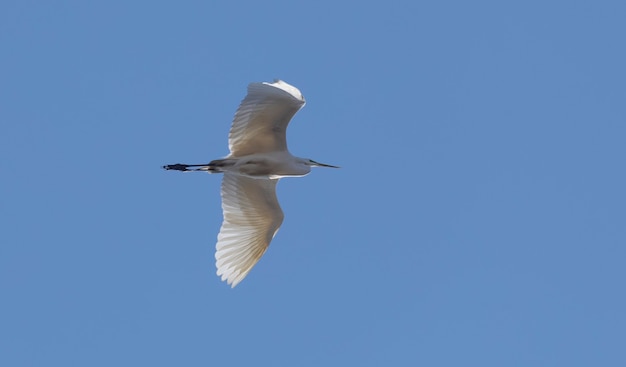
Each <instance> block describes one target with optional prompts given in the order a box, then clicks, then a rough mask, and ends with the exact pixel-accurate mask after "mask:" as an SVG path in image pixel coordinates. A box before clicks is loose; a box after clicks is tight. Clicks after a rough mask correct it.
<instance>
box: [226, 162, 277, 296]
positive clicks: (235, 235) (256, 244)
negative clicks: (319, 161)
mask: <svg viewBox="0 0 626 367" xmlns="http://www.w3.org/2000/svg"><path fill="white" fill-rule="evenodd" d="M277 182H278V180H269V179H254V178H249V177H245V176H239V175H236V174H232V173H224V179H223V181H222V210H223V211H224V222H222V228H221V229H220V233H219V235H218V236H217V245H216V249H217V251H216V253H215V260H216V265H217V275H218V276H221V277H222V280H226V281H227V283H228V284H230V285H231V286H232V287H235V286H236V285H237V284H238V283H239V282H241V281H242V280H243V279H244V278H245V277H246V275H248V273H249V272H250V270H251V269H252V267H254V265H255V264H256V263H257V262H258V261H259V259H260V258H261V256H263V254H264V253H265V251H266V250H267V247H268V246H269V244H270V241H271V240H272V238H273V237H274V235H275V234H276V232H277V231H278V228H280V225H281V224H282V222H283V211H282V210H281V208H280V205H279V204H278V199H277V198H276V183H277Z"/></svg>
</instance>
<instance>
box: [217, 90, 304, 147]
mask: <svg viewBox="0 0 626 367" xmlns="http://www.w3.org/2000/svg"><path fill="white" fill-rule="evenodd" d="M304 103H305V101H304V97H303V96H302V93H300V91H299V90H298V88H296V87H294V86H292V85H289V84H287V83H285V82H283V81H282V80H277V81H275V82H273V83H251V84H250V85H248V95H246V98H244V99H243V101H241V104H240V105H239V108H238V109H237V112H236V113H235V118H234V119H233V125H232V127H231V128H230V134H229V136H228V148H229V149H230V156H231V157H241V156H244V155H248V154H253V153H267V152H273V151H282V150H287V139H286V135H285V132H286V130H287V125H288V124H289V121H290V120H291V118H292V117H293V115H295V114H296V112H298V110H299V109H300V108H302V106H304Z"/></svg>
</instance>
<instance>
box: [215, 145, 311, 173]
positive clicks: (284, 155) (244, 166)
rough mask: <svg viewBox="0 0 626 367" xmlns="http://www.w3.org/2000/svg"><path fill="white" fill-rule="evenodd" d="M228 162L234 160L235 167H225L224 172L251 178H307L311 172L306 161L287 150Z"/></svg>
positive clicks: (236, 158)
mask: <svg viewBox="0 0 626 367" xmlns="http://www.w3.org/2000/svg"><path fill="white" fill-rule="evenodd" d="M228 160H232V161H233V165H232V166H225V167H223V171H224V172H229V173H233V174H237V175H241V176H248V177H251V178H268V179H279V178H283V177H299V176H306V175H308V174H309V173H310V172H311V166H310V165H308V164H306V162H307V160H306V159H303V158H298V157H294V156H293V155H291V153H289V152H288V151H286V150H283V151H277V152H267V153H258V154H250V155H246V156H243V157H235V158H228V157H227V158H225V159H224V161H228ZM218 161H219V160H218Z"/></svg>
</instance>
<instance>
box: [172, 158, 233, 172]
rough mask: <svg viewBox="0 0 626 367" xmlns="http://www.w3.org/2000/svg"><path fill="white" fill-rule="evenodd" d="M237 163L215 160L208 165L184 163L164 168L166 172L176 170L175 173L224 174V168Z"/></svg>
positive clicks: (230, 160)
mask: <svg viewBox="0 0 626 367" xmlns="http://www.w3.org/2000/svg"><path fill="white" fill-rule="evenodd" d="M236 162H237V160H236V159H229V158H224V159H215V160H212V161H211V162H209V163H206V164H183V163H176V164H168V165H165V166H163V168H164V169H166V170H175V171H183V172H189V171H205V172H209V173H219V172H224V167H230V166H233V165H235V163H236ZM190 167H191V168H190Z"/></svg>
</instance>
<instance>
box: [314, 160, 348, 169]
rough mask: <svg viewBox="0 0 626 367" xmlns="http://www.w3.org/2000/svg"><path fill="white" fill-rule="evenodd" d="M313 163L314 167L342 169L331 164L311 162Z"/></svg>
mask: <svg viewBox="0 0 626 367" xmlns="http://www.w3.org/2000/svg"><path fill="white" fill-rule="evenodd" d="M311 162H313V167H329V168H341V167H338V166H331V165H330V164H324V163H319V162H316V161H314V160H311Z"/></svg>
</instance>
